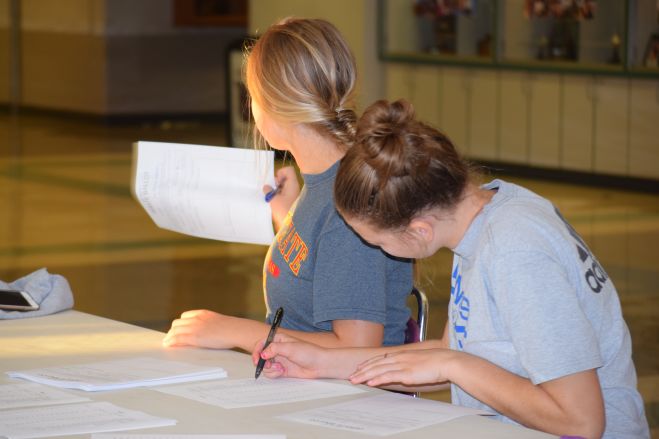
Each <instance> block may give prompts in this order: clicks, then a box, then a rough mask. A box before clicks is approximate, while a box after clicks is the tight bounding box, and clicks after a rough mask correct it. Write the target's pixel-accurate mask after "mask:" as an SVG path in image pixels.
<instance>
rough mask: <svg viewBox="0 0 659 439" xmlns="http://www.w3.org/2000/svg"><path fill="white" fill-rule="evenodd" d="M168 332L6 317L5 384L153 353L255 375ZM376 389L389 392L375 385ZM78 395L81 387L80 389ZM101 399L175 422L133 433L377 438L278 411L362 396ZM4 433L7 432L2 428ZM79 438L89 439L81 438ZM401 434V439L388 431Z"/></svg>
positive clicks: (1, 339) (444, 430) (463, 433)
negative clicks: (176, 341)
mask: <svg viewBox="0 0 659 439" xmlns="http://www.w3.org/2000/svg"><path fill="white" fill-rule="evenodd" d="M162 338H163V334H162V333H160V332H157V331H152V330H149V329H144V328H140V327H137V326H133V325H129V324H126V323H121V322H117V321H113V320H109V319H105V318H102V317H97V316H93V315H90V314H85V313H81V312H77V311H67V312H63V313H59V314H55V315H51V316H47V317H40V318H30V319H19V320H0V383H8V382H15V380H10V378H9V377H8V376H7V375H6V374H5V373H4V372H6V371H9V370H25V369H31V368H41V367H49V366H57V365H69V364H77V363H86V362H92V361H103V360H110V359H120V358H130V357H135V356H144V355H146V356H150V357H156V358H166V359H172V360H179V361H186V362H190V363H195V364H200V365H213V366H218V365H219V366H221V367H223V368H224V369H226V370H227V371H228V373H229V376H230V377H232V378H248V377H253V376H254V366H253V365H252V363H251V359H250V357H249V356H248V355H246V354H242V353H238V352H234V351H227V350H209V349H187V348H175V349H163V348H162V347H161V340H162ZM369 391H371V392H383V391H382V390H379V389H369ZM72 392H75V391H72ZM81 393H83V394H84V396H86V397H89V398H92V399H93V400H96V401H108V402H111V403H114V404H116V405H118V406H121V407H125V408H128V409H134V410H140V411H143V412H146V413H148V414H151V415H154V416H161V417H165V418H173V419H177V420H178V424H177V425H175V426H172V427H162V428H150V429H144V430H132V431H129V432H127V433H144V434H147V433H153V434H155V433H171V434H173V433H178V434H204V433H205V434H211V433H214V434H221V433H224V434H230V433H233V434H236V433H243V434H249V433H251V434H274V433H278V434H285V435H286V437H287V438H288V439H295V438H300V439H302V438H304V439H308V438H320V439H322V438H361V439H364V438H368V437H375V436H369V435H365V434H360V433H351V432H348V431H343V430H335V429H330V428H322V427H315V426H309V425H304V424H299V423H293V422H286V421H284V420H280V419H276V418H275V416H277V415H280V414H285V413H291V412H295V411H299V410H303V409H309V408H313V407H322V406H325V405H330V404H334V403H337V402H341V401H347V400H350V399H354V398H357V397H360V396H342V397H336V398H327V399H318V400H312V401H304V402H299V403H291V404H280V405H274V406H262V407H252V408H244V409H231V410H225V409H222V408H219V407H215V406H210V405H206V404H202V403H199V402H195V401H190V400H187V399H184V398H179V397H176V396H172V395H167V394H163V393H160V392H155V391H152V390H148V389H129V390H120V391H110V392H100V393H90V392H81ZM0 433H1V432H0ZM74 437H89V435H86V436H85V435H81V436H74ZM387 437H394V436H387ZM395 437H397V438H429V437H432V438H451V437H464V438H467V437H468V438H501V439H503V438H505V439H515V438H547V437H553V436H550V435H547V434H544V433H540V432H537V431H533V430H529V429H526V428H521V427H516V426H512V425H508V424H504V423H501V422H498V421H495V420H492V419H488V418H485V417H480V416H466V417H462V418H459V419H455V420H452V421H449V422H446V423H443V424H437V425H434V426H431V427H426V428H422V429H418V430H414V431H411V432H407V433H403V434H399V435H395Z"/></svg>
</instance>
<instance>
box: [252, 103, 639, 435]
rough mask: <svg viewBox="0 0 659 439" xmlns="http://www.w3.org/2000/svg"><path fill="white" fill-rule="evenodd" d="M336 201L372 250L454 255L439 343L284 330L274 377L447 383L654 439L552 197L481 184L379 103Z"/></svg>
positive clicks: (537, 411) (441, 144)
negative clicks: (313, 336) (361, 345)
mask: <svg viewBox="0 0 659 439" xmlns="http://www.w3.org/2000/svg"><path fill="white" fill-rule="evenodd" d="M335 197H336V206H337V209H338V210H339V212H340V213H341V215H342V216H343V217H344V218H345V220H346V221H347V222H348V223H349V224H350V226H351V227H352V228H353V229H354V230H355V231H356V232H357V233H358V234H359V235H361V236H362V238H364V240H366V241H367V242H369V243H370V244H372V245H375V246H379V247H380V248H382V249H383V250H384V251H385V252H387V253H389V254H391V255H394V256H398V257H406V258H422V257H426V256H430V255H432V254H433V253H435V252H436V251H437V250H439V249H440V248H442V247H446V248H449V249H451V250H452V251H453V253H454V259H453V269H452V276H451V277H452V280H451V296H450V301H449V310H448V321H447V325H446V328H445V331H444V335H443V337H442V339H441V340H431V341H426V342H422V343H415V344H411V345H404V346H397V347H385V348H374V349H373V348H371V349H323V348H320V347H318V346H313V345H310V344H308V343H304V342H300V341H298V340H295V339H294V338H292V337H288V336H286V335H284V334H282V335H280V336H278V337H276V338H275V343H272V344H271V345H270V346H269V347H268V348H266V349H265V350H263V351H262V352H258V351H257V352H255V353H254V354H253V359H254V360H255V361H256V360H258V358H259V356H261V357H262V358H265V359H266V360H268V361H267V362H266V370H265V373H266V375H267V376H270V377H277V376H294V377H306V378H317V377H326V378H343V379H350V380H351V381H352V382H353V383H355V384H356V383H365V384H367V385H370V386H386V387H387V388H390V387H391V388H394V389H398V390H407V391H428V390H435V389H438V388H441V387H442V386H444V385H446V384H450V386H451V396H452V401H453V403H455V404H459V405H464V406H469V407H474V408H479V409H483V410H488V411H491V412H493V413H494V414H495V415H496V417H497V418H498V419H500V420H502V421H504V422H514V423H519V424H523V425H525V426H527V427H531V428H535V429H538V430H542V431H545V432H548V433H553V434H557V435H570V436H580V437H584V438H599V437H602V436H604V437H608V438H616V439H618V438H647V437H649V431H648V424H647V421H646V419H645V415H644V408H643V401H642V399H641V396H640V394H639V393H638V391H637V390H636V372H635V370H634V364H633V362H632V358H631V340H630V335H629V330H628V329H627V326H626V324H625V322H624V320H623V317H622V313H621V309H620V302H619V299H618V295H617V292H616V289H615V287H614V286H613V282H612V281H611V279H610V278H609V277H608V275H607V273H606V272H605V271H604V269H603V268H602V266H601V265H600V264H599V262H598V261H597V259H596V258H595V256H594V255H593V254H592V252H591V251H590V250H589V249H588V247H587V246H586V243H585V242H584V240H583V239H582V238H581V237H580V236H579V235H578V234H577V233H576V231H575V230H574V229H573V228H572V227H571V226H570V225H569V224H568V223H567V222H566V221H565V219H564V218H563V217H562V216H561V214H560V213H559V211H558V210H557V209H556V208H555V207H554V206H553V205H552V204H551V203H550V202H549V201H548V200H546V199H544V198H542V197H540V196H538V195H536V194H535V193H533V192H531V191H529V190H527V189H524V188H522V187H520V186H517V185H515V184H511V183H507V182H505V181H502V180H494V181H492V182H490V183H488V184H485V185H483V186H479V185H477V184H476V183H475V182H474V178H473V177H472V176H470V171H469V167H468V165H467V164H466V163H465V162H464V161H463V160H462V159H461V158H460V156H459V155H458V153H457V152H456V150H455V148H454V147H453V145H452V143H451V142H450V140H449V139H448V138H446V137H445V136H444V135H443V134H442V133H440V132H438V131H437V130H435V129H433V128H431V127H429V126H427V125H425V124H423V123H421V122H419V121H417V120H416V119H415V118H414V113H413V109H412V106H411V105H410V104H409V103H407V102H405V101H397V102H394V103H391V104H389V103H387V102H385V101H380V102H377V103H375V104H374V105H372V106H371V107H369V108H368V109H367V110H366V112H365V113H364V115H363V116H362V118H361V119H360V121H359V123H358V125H357V134H356V144H355V146H354V147H353V148H352V149H351V150H349V151H348V152H347V154H346V156H345V157H344V158H343V160H342V162H341V167H340V169H339V172H338V174H337V177H336V183H335Z"/></svg>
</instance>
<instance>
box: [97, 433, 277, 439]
mask: <svg viewBox="0 0 659 439" xmlns="http://www.w3.org/2000/svg"><path fill="white" fill-rule="evenodd" d="M92 439H286V436H285V435H283V434H121V433H99V434H93V435H92Z"/></svg>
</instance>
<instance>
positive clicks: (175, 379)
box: [7, 357, 227, 391]
mask: <svg viewBox="0 0 659 439" xmlns="http://www.w3.org/2000/svg"><path fill="white" fill-rule="evenodd" d="M7 374H8V375H9V376H10V377H12V378H23V379H26V380H30V381H34V382H37V383H41V384H48V385H51V386H56V387H64V388H69V389H81V390H87V391H98V390H111V389H126V388H131V387H148V386H157V385H161V384H173V383H183V382H189V381H201V380H211V379H219V378H226V376H227V373H226V371H225V370H224V369H222V368H221V367H205V366H197V365H195V364H188V363H183V362H180V361H171V360H163V359H160V358H150V357H137V358H129V359H125V360H113V361H102V362H98V363H86V364H77V365H71V366H58V367H47V368H43V369H32V370H26V371H16V372H7Z"/></svg>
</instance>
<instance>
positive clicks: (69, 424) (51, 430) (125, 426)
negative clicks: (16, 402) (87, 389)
mask: <svg viewBox="0 0 659 439" xmlns="http://www.w3.org/2000/svg"><path fill="white" fill-rule="evenodd" d="M175 424H176V420H174V419H165V418H158V417H155V416H151V415H148V414H146V413H143V412H138V411H136V410H127V409H124V408H121V407H118V406H116V405H114V404H111V403H109V402H91V403H82V404H65V405H58V406H49V407H32V408H24V409H14V410H2V411H0V432H2V435H4V436H6V437H8V438H9V439H29V438H37V437H50V436H63V435H73V434H86V433H96V432H104V431H121V430H135V429H138V428H151V427H165V426H170V425H175Z"/></svg>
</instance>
